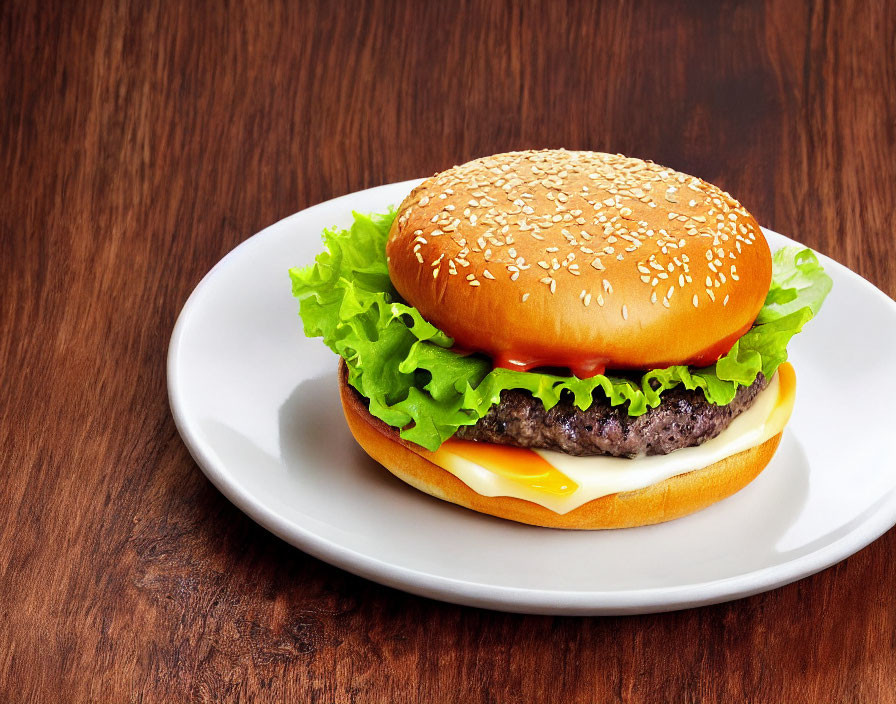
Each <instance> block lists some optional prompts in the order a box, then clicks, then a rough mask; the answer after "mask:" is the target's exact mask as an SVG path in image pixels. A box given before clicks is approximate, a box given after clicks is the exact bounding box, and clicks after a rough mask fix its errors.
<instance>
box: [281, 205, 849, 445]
mask: <svg viewBox="0 0 896 704" xmlns="http://www.w3.org/2000/svg"><path fill="white" fill-rule="evenodd" d="M394 217H395V215H394V213H389V214H386V215H374V216H370V217H366V216H363V215H359V214H355V222H354V224H353V225H352V227H351V228H350V229H338V228H334V229H331V230H327V231H325V232H324V241H325V243H326V245H327V248H328V250H329V251H326V252H323V253H322V254H320V255H319V256H318V257H317V260H316V262H315V263H314V264H313V265H311V266H309V267H306V268H301V269H299V268H297V269H292V270H290V276H291V278H292V284H293V294H294V295H295V296H296V297H297V298H298V299H299V302H300V313H301V316H302V319H303V322H304V327H305V333H306V334H307V335H309V336H320V337H323V339H324V342H325V343H326V344H327V345H328V346H330V348H331V349H333V350H334V351H335V352H336V353H337V354H339V355H340V356H341V357H342V358H343V359H344V360H345V363H346V367H347V369H348V382H349V383H350V384H351V386H353V387H354V388H355V389H356V390H357V391H358V392H359V393H360V394H361V395H362V396H363V397H364V398H366V399H367V403H368V409H369V411H370V413H371V415H373V416H375V417H376V418H379V419H380V420H382V421H383V422H385V423H386V424H387V425H389V426H392V427H393V428H395V429H396V431H398V432H400V434H401V437H402V438H403V439H404V440H406V441H409V442H413V443H416V444H417V445H419V446H421V447H423V448H425V449H427V450H430V451H435V450H437V449H438V448H439V446H440V445H441V444H442V443H443V442H445V441H446V440H448V439H449V438H451V437H455V436H456V437H457V438H459V439H468V440H481V441H485V442H490V443H499V444H508V445H516V446H520V447H526V448H537V449H549V450H559V451H561V452H563V453H566V454H568V455H612V456H617V457H635V456H642V455H662V454H667V453H670V452H672V451H673V450H677V449H680V448H686V447H692V446H696V445H699V444H701V443H703V442H705V441H708V440H710V439H712V438H714V437H716V436H718V435H719V434H720V433H721V432H722V431H723V430H724V429H725V428H726V427H727V426H728V425H729V424H730V423H731V422H732V421H733V420H734V419H735V418H736V417H737V416H738V415H739V414H741V413H743V412H744V411H745V410H746V409H748V408H749V407H750V405H751V404H752V403H753V402H754V400H755V399H756V397H757V395H759V393H760V392H761V391H762V389H764V388H765V386H766V379H771V378H772V377H773V376H774V374H775V372H776V371H777V369H778V367H779V366H780V365H781V364H782V363H784V362H785V360H786V359H787V349H786V348H787V343H788V342H789V341H790V339H791V337H793V335H795V334H796V333H798V332H799V331H800V330H801V329H802V327H803V326H804V325H805V324H806V323H807V322H808V321H809V320H810V319H811V318H812V317H813V316H814V315H815V314H816V313H817V312H818V310H819V308H820V307H821V304H822V302H823V300H824V298H825V296H826V295H827V293H828V291H829V290H830V288H831V279H830V277H828V276H827V274H825V273H824V270H823V269H822V267H821V265H820V264H819V262H818V259H817V258H816V256H815V254H814V253H813V252H812V251H811V250H808V249H802V248H798V247H787V248H784V249H781V250H779V251H778V252H776V253H775V254H774V256H773V273H772V282H771V288H770V290H769V292H768V296H767V298H766V301H765V305H764V306H763V308H762V309H761V310H760V312H759V315H758V317H757V318H756V320H755V322H754V323H753V326H752V327H751V328H750V329H749V330H748V331H747V332H746V333H745V334H744V335H743V336H742V337H741V338H739V339H738V340H737V342H735V344H734V346H733V347H732V348H731V350H730V351H729V352H728V353H727V354H725V355H724V356H722V357H721V358H720V359H718V360H717V361H716V362H715V363H713V364H711V365H709V366H704V367H699V368H697V367H690V366H687V365H675V366H670V367H666V368H663V369H646V370H642V371H641V372H637V373H632V372H625V373H621V372H619V373H614V372H613V371H612V370H608V371H606V373H604V374H598V375H596V376H593V377H590V378H587V379H583V378H578V377H576V376H575V375H573V374H571V373H568V374H563V373H562V371H561V372H560V373H553V372H551V373H548V372H539V371H514V370H508V369H502V368H496V367H495V366H494V365H493V364H492V363H491V361H490V360H489V359H488V358H485V357H482V356H480V355H469V356H464V355H461V354H458V353H457V352H456V351H454V350H453V349H452V348H453V344H454V340H453V339H452V338H451V337H450V336H449V335H448V334H446V333H445V332H444V331H442V330H439V329H438V328H437V327H436V326H434V325H433V324H432V323H430V322H429V321H427V320H426V318H425V317H424V316H423V315H422V314H421V312H420V311H419V310H417V309H416V308H414V307H413V306H410V305H407V304H406V303H404V302H402V301H401V299H400V297H399V296H398V294H397V292H396V290H395V288H394V286H392V283H391V280H390V278H389V267H388V262H387V261H386V254H385V246H386V240H387V237H388V232H389V227H390V225H391V223H392V220H393V219H394Z"/></svg>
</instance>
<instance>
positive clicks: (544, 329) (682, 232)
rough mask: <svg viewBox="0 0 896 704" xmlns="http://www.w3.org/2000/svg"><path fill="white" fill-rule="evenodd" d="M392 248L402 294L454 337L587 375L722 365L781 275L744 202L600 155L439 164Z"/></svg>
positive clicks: (648, 165) (523, 363)
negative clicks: (604, 371) (773, 270)
mask: <svg viewBox="0 0 896 704" xmlns="http://www.w3.org/2000/svg"><path fill="white" fill-rule="evenodd" d="M386 253H387V255H388V258H389V273H390V276H391V278H392V282H393V283H394V284H395V287H396V289H397V290H398V292H399V293H400V294H401V295H402V296H403V297H404V298H405V300H407V301H408V302H409V303H411V304H412V305H414V306H415V307H417V308H418V309H419V310H420V312H421V313H422V314H423V316H424V317H425V318H426V319H428V320H429V321H430V322H432V323H434V324H435V325H436V326H437V327H439V328H440V329H441V330H443V331H445V332H446V333H448V334H449V335H450V336H451V337H453V338H454V339H455V341H456V344H457V345H458V346H459V347H461V348H464V349H467V350H471V351H480V352H485V353H486V354H488V355H489V356H491V357H492V359H493V360H494V361H495V363H496V364H497V365H498V366H508V367H511V368H522V369H528V368H532V367H534V366H559V367H568V368H570V369H572V370H573V372H575V373H576V374H577V375H579V376H583V377H584V376H590V375H593V374H594V373H597V372H600V371H601V370H602V369H603V368H604V367H606V368H613V369H620V368H628V369H650V368H656V367H664V366H669V365H670V364H693V365H697V366H700V365H705V364H709V363H711V362H713V361H715V360H716V359H718V357H720V356H721V355H723V354H725V353H726V352H727V351H728V350H729V349H730V347H731V345H733V344H734V341H735V340H736V339H737V338H738V337H740V336H741V335H742V334H743V333H744V332H745V331H746V330H747V329H748V328H749V326H750V325H751V324H752V322H753V320H754V319H755V317H756V315H757V313H758V312H759V309H760V308H761V307H762V304H763V302H764V301H765V296H766V294H767V292H768V288H769V284H770V282H771V255H770V252H769V248H768V244H767V243H766V241H765V238H764V237H763V235H762V232H761V230H760V229H759V225H758V223H757V222H756V220H755V219H754V218H753V217H752V216H751V215H750V214H749V213H748V212H747V211H746V210H745V209H744V208H743V206H741V204H740V203H738V202H737V201H736V200H734V198H732V197H731V196H730V195H728V194H727V193H725V192H724V191H722V190H720V189H719V188H717V187H715V186H713V185H711V184H709V183H706V182H705V181H702V180H700V179H698V178H694V177H693V176H687V175H685V174H682V173H679V172H677V171H673V170H672V169H667V168H664V167H662V166H659V165H657V164H654V163H652V162H647V161H641V160H640V159H630V158H627V157H623V156H618V155H610V154H602V153H598V152H569V151H565V150H545V151H537V152H532V151H529V152H512V153H508V154H498V155H495V156H490V157H486V158H483V159H477V160H475V161H471V162H469V163H467V164H463V165H461V166H455V167H453V168H451V169H448V170H447V171H444V172H442V173H440V174H436V175H435V176H433V177H432V178H429V179H427V180H426V181H424V182H423V183H422V184H421V185H420V186H419V187H417V188H416V189H414V191H413V192H412V193H411V194H410V195H409V196H408V197H407V198H406V199H405V200H404V202H403V203H402V204H401V207H400V209H399V212H398V217H397V218H396V219H395V221H394V223H393V225H392V230H391V232H390V234H389V240H388V243H387V247H386ZM683 331H686V334H682V333H683Z"/></svg>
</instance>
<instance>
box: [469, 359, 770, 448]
mask: <svg viewBox="0 0 896 704" xmlns="http://www.w3.org/2000/svg"><path fill="white" fill-rule="evenodd" d="M767 385H768V383H767V381H766V379H765V377H764V376H763V375H762V374H761V373H760V374H759V375H758V376H757V377H756V381H754V382H753V383H752V384H751V385H750V386H741V387H739V388H738V390H737V394H736V395H735V397H734V400H733V401H732V402H731V403H729V404H727V405H725V406H717V405H715V404H712V403H710V402H709V401H707V400H706V397H705V396H704V395H703V392H702V391H700V390H699V389H697V390H694V391H689V390H687V389H685V388H684V387H683V386H676V387H675V388H673V389H669V390H668V391H664V392H663V394H662V396H661V397H660V399H661V401H660V405H659V406H657V407H656V408H651V409H650V410H648V411H647V412H646V413H645V414H643V415H640V416H630V415H628V414H627V413H626V411H625V406H624V405H623V406H611V405H610V402H609V401H608V400H607V399H605V398H597V397H595V401H594V403H593V404H592V405H591V407H590V408H588V409H587V410H585V411H583V410H580V409H579V408H577V407H576V406H575V405H574V403H573V401H572V398H571V397H570V398H566V397H564V398H563V399H561V400H560V402H559V403H558V404H557V405H556V406H554V407H553V408H551V409H550V410H546V409H545V407H544V404H542V402H541V401H539V400H538V399H537V398H534V397H533V396H532V395H531V394H530V393H529V392H527V391H519V390H508V391H503V392H501V401H500V403H498V404H496V405H495V406H492V408H491V409H490V410H489V412H488V413H487V414H486V415H485V416H484V417H482V418H480V419H479V421H478V422H477V423H476V424H475V425H466V426H463V427H461V428H460V430H458V431H457V434H456V435H455V437H457V438H460V439H462V440H478V441H481V442H491V443H498V444H502V445H515V446H517V447H533V448H542V449H546V450H558V451H559V452H565V453H566V454H568V455H614V456H617V457H636V456H638V455H644V454H646V455H665V454H668V453H670V452H672V451H673V450H678V449H680V448H682V447H691V446H693V445H700V444H701V443H704V442H706V441H707V440H710V439H711V438H714V437H715V436H716V435H718V434H719V433H721V432H722V431H723V430H724V429H725V428H727V427H728V425H729V424H730V423H731V421H732V420H734V419H735V418H736V417H737V416H738V415H740V414H741V413H742V412H743V411H745V410H746V409H747V408H749V407H750V406H751V405H752V403H753V401H754V400H755V399H756V396H757V395H758V394H759V392H760V391H762V390H763V389H764V388H765V387H766V386H767Z"/></svg>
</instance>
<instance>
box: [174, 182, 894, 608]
mask: <svg viewBox="0 0 896 704" xmlns="http://www.w3.org/2000/svg"><path fill="white" fill-rule="evenodd" d="M420 181H422V179H410V180H406V181H399V182H396V183H390V184H384V185H381V186H376V187H373V188H367V189H364V190H361V191H355V192H353V193H348V194H345V195H342V196H339V197H336V198H332V199H330V200H327V201H323V202H322V203H318V204H315V205H312V206H310V207H308V208H305V209H302V210H300V211H298V212H296V213H293V214H291V215H289V216H287V217H285V218H282V219H281V220H279V221H277V222H275V223H273V224H271V225H269V226H268V227H265V228H264V229H262V230H260V231H259V232H257V233H256V234H254V235H252V236H250V237H248V238H246V239H245V240H243V241H242V242H240V243H239V244H238V245H237V246H236V247H234V248H233V249H232V250H230V251H229V252H228V253H227V254H225V255H224V256H223V257H222V258H221V259H220V260H219V261H218V262H217V263H216V264H215V265H214V266H213V267H212V268H211V269H210V270H209V271H208V273H206V274H205V276H203V277H202V279H201V280H200V281H199V283H198V284H197V285H196V286H195V288H194V289H193V291H192V292H191V293H190V295H189V297H188V298H187V300H186V301H185V303H184V305H183V307H182V308H181V311H180V313H179V314H178V317H177V320H176V322H175V324H174V328H173V330H172V334H171V339H170V342H169V345H168V354H167V362H166V371H167V391H168V402H169V407H170V409H171V414H172V417H173V419H174V423H175V426H176V428H177V431H178V433H179V434H180V436H181V438H182V440H183V442H184V445H185V446H186V447H187V450H188V451H189V453H190V455H191V457H192V458H193V460H194V461H195V462H196V464H197V465H198V466H199V468H200V469H201V470H202V472H203V474H205V476H206V477H207V478H208V479H209V481H210V482H211V483H212V484H213V485H214V486H215V487H216V488H217V489H218V490H219V491H220V492H221V493H222V494H223V495H224V496H225V497H226V498H227V499H228V500H229V501H230V502H231V503H233V504H234V505H235V506H236V507H237V508H239V509H240V510H241V511H242V512H243V513H245V514H246V515H248V516H249V517H250V518H251V519H252V520H254V521H255V522H256V523H258V524H259V525H261V526H262V527H263V528H265V529H266V530H268V531H270V532H271V533H273V534H274V535H276V536H277V537H279V538H280V539H282V540H284V541H285V542H287V543H289V544H290V545H292V546H294V547H296V548H298V549H300V550H302V551H303V552H306V553H308V554H309V555H312V556H313V557H315V558H318V559H320V560H323V561H324V562H327V563H329V564H331V565H333V566H335V567H338V568H340V569H344V570H346V571H348V572H351V573H353V574H355V575H358V576H360V577H363V578H365V579H369V580H371V581H374V582H377V583H379V584H383V585H386V586H389V587H393V588H396V589H399V590H402V591H405V592H410V593H412V594H416V595H419V596H424V597H428V598H433V599H438V600H441V601H446V602H450V603H455V604H462V605H466V606H474V607H479V608H489V609H494V610H499V611H509V612H515V613H530V614H545V615H583V616H584V615H626V614H642V613H659V612H664V611H674V610H679V609H686V608H693V607H698V606H705V605H709V604H716V603H721V602H725V601H731V600H734V599H739V598H743V597H747V596H752V595H754V594H758V593H761V592H764V591H769V590H772V589H776V588H778V587H781V586H784V585H786V584H789V583H791V582H795V581H797V580H799V579H802V578H804V577H808V576H810V575H812V574H815V573H817V572H820V571H822V570H824V569H826V568H828V567H831V566H832V565H834V564H836V563H838V562H840V561H841V560H844V559H846V558H847V557H849V556H851V555H854V554H855V553H857V552H859V551H860V550H862V549H864V548H865V547H867V546H868V545H869V544H870V543H872V542H874V541H875V540H876V539H877V538H879V537H880V536H882V535H883V534H884V533H885V532H887V531H888V530H889V529H890V528H892V527H893V526H894V524H896V491H894V490H891V491H890V492H888V493H887V494H885V495H884V496H883V497H882V498H881V500H880V502H879V505H878V507H877V508H876V509H875V510H874V511H873V513H871V515H869V516H867V517H866V519H865V520H863V521H861V522H860V523H859V524H857V525H856V526H854V527H853V528H852V529H851V530H850V531H849V532H847V533H845V534H844V535H842V536H840V537H839V538H837V539H836V540H834V541H833V542H831V543H828V544H826V545H824V546H821V547H819V548H818V549H817V550H815V551H813V552H810V553H807V554H805V555H801V556H799V557H796V558H794V559H792V560H789V561H787V562H783V563H780V564H777V565H770V566H766V567H762V568H760V569H756V570H752V571H748V572H745V573H743V574H739V575H734V576H730V577H722V578H720V579H714V580H709V581H705V582H697V583H693V584H686V585H675V586H670V587H646V588H643V589H628V590H619V591H601V590H561V589H535V588H526V587H513V586H507V585H500V584H494V583H488V582H480V581H471V580H465V579H458V578H452V577H447V576H444V575H438V574H432V573H428V572H425V571H420V570H417V569H414V568H410V567H406V566H402V565H399V564H394V563H392V562H387V561H384V560H381V559H379V558H376V557H371V556H370V555H367V554H365V553H363V552H359V551H357V550H354V549H352V548H348V547H346V546H344V545H341V544H340V543H338V542H336V541H333V540H331V539H329V538H326V537H323V536H321V535H319V534H317V533H315V532H314V531H313V530H311V529H309V528H307V527H305V526H303V525H301V524H298V523H296V522H294V521H292V520H289V519H286V518H284V517H283V516H281V515H280V514H278V513H277V512H276V511H274V510H273V509H271V508H270V507H268V506H267V505H265V502H264V501H262V500H260V499H258V498H256V497H255V496H254V495H253V494H252V493H251V491H249V490H248V489H246V488H244V487H242V486H241V484H240V482H239V481H237V478H236V475H234V474H233V473H232V472H228V471H227V468H226V462H225V461H224V460H221V459H219V458H218V457H217V456H216V455H215V453H214V451H213V450H212V448H211V447H208V446H207V443H206V442H205V441H204V440H203V439H202V436H201V433H199V432H198V431H197V430H196V429H195V428H194V427H193V425H192V423H191V420H190V418H189V417H188V414H187V413H185V411H184V407H185V403H184V395H183V389H182V385H181V384H180V381H179V380H180V375H179V369H178V358H179V352H180V350H181V349H182V348H183V346H184V343H185V338H186V336H187V331H188V327H189V322H190V320H191V318H192V317H193V315H194V314H195V312H196V310H197V309H199V307H200V306H201V302H202V299H203V297H204V296H205V295H206V291H207V290H208V289H209V287H210V286H211V285H212V282H213V281H214V280H215V278H216V277H217V276H218V275H220V273H221V271H222V270H223V269H224V268H226V267H228V266H232V265H233V264H234V262H236V261H237V260H239V258H240V257H241V256H242V255H244V254H245V253H247V252H248V251H250V250H251V249H252V248H255V247H258V246H261V244H262V243H263V242H264V241H265V240H266V239H267V238H269V237H271V236H273V234H272V233H273V231H275V230H279V229H280V228H282V227H284V226H285V225H287V224H288V223H289V222H290V221H292V220H295V219H299V218H302V217H306V216H307V215H308V214H309V213H313V212H314V211H316V210H324V209H329V208H332V207H333V206H338V205H339V204H340V203H345V204H348V203H350V202H352V201H355V200H358V199H359V198H361V197H367V196H375V195H376V194H377V192H378V191H386V190H389V191H392V190H397V189H399V188H400V187H407V189H408V191H410V189H411V188H413V187H414V186H415V185H417V184H418V183H420ZM347 210H351V209H349V208H347ZM762 229H763V231H764V232H765V233H766V234H772V235H774V236H776V237H780V238H781V239H782V240H784V241H785V242H787V243H793V244H800V243H798V242H795V241H793V240H791V239H790V238H788V237H786V236H785V235H781V234H780V233H777V232H775V231H773V230H769V229H767V228H762ZM818 255H819V257H820V258H821V259H822V261H823V263H824V265H825V267H826V268H827V267H833V268H835V269H838V270H839V273H841V274H842V275H845V276H848V277H852V278H853V279H855V281H854V283H855V284H856V285H858V286H860V287H862V288H863V289H864V293H866V294H869V295H873V296H877V297H880V298H881V299H882V300H883V301H884V302H885V303H886V304H887V305H889V306H891V308H892V309H893V312H894V314H896V301H894V300H893V299H891V298H890V297H889V296H887V294H886V293H884V292H883V291H881V290H880V289H879V288H877V287H876V286H875V285H874V284H872V283H871V282H870V281H868V280H867V279H865V278H863V277H862V276H860V275H859V274H857V273H856V272H854V271H852V270H851V269H849V268H848V267H846V266H844V265H843V264H840V263H839V262H837V261H836V260H834V259H831V258H830V257H828V256H826V255H824V254H822V253H820V252H819V253H818Z"/></svg>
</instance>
